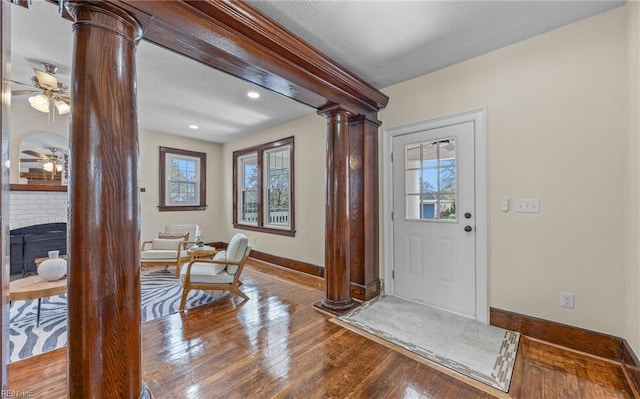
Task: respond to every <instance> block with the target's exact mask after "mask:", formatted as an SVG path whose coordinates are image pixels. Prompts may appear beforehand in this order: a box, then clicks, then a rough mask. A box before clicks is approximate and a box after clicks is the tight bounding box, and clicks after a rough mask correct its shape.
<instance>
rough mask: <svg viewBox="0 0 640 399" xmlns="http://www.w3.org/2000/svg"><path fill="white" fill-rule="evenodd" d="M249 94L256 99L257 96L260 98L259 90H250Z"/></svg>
mask: <svg viewBox="0 0 640 399" xmlns="http://www.w3.org/2000/svg"><path fill="white" fill-rule="evenodd" d="M247 96H248V97H249V98H252V99H254V100H255V99H256V98H260V93H258V92H257V91H250V92H248V93H247Z"/></svg>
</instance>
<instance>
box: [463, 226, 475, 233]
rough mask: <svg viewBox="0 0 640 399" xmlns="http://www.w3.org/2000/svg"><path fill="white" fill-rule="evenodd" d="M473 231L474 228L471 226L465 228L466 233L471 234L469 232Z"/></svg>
mask: <svg viewBox="0 0 640 399" xmlns="http://www.w3.org/2000/svg"><path fill="white" fill-rule="evenodd" d="M471 230H473V227H471V226H464V231H466V232H469V231H471Z"/></svg>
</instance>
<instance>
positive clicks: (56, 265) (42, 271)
mask: <svg viewBox="0 0 640 399" xmlns="http://www.w3.org/2000/svg"><path fill="white" fill-rule="evenodd" d="M58 253H59V251H49V259H47V260H45V261H44V262H42V263H41V264H40V266H38V275H40V277H42V278H43V279H45V280H47V281H55V280H60V279H61V278H63V277H64V276H66V275H67V261H66V260H64V259H61V258H58Z"/></svg>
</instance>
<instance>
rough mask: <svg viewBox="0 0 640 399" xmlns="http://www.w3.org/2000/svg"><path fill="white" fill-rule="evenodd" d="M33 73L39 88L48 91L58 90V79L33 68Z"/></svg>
mask: <svg viewBox="0 0 640 399" xmlns="http://www.w3.org/2000/svg"><path fill="white" fill-rule="evenodd" d="M33 71H34V72H35V73H36V79H38V84H39V85H40V86H42V87H44V88H46V89H49V90H54V89H58V78H56V77H55V76H53V75H52V74H50V73H47V72H44V71H41V70H39V69H36V68H33Z"/></svg>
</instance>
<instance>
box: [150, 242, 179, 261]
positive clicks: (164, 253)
mask: <svg viewBox="0 0 640 399" xmlns="http://www.w3.org/2000/svg"><path fill="white" fill-rule="evenodd" d="M176 245H177V244H176ZM177 252H178V251H176V250H175V249H174V250H173V251H172V250H169V249H149V250H146V251H142V252H141V253H140V260H143V261H144V260H153V261H161V260H169V261H173V262H175V260H176V255H177ZM180 256H181V257H183V258H186V257H188V256H189V255H188V254H187V251H181V254H180Z"/></svg>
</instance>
